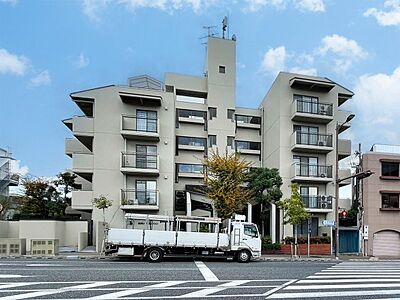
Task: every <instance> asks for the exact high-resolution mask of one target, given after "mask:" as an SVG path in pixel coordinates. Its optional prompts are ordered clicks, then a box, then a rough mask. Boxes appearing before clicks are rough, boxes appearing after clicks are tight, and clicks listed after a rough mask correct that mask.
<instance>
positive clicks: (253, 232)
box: [244, 225, 258, 238]
mask: <svg viewBox="0 0 400 300" xmlns="http://www.w3.org/2000/svg"><path fill="white" fill-rule="evenodd" d="M244 234H245V235H248V236H251V237H254V238H257V237H258V231H257V227H256V226H255V225H244Z"/></svg>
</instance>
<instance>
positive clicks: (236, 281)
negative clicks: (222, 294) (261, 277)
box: [218, 280, 251, 287]
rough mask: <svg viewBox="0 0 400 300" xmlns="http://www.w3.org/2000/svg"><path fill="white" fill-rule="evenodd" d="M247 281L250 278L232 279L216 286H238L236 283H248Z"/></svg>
mask: <svg viewBox="0 0 400 300" xmlns="http://www.w3.org/2000/svg"><path fill="white" fill-rule="evenodd" d="M249 282H251V280H232V281H230V282H227V283H223V284H220V285H218V286H225V287H230V286H238V285H242V284H246V283H249Z"/></svg>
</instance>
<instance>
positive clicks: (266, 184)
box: [248, 168, 282, 236]
mask: <svg viewBox="0 0 400 300" xmlns="http://www.w3.org/2000/svg"><path fill="white" fill-rule="evenodd" d="M248 181H249V185H248V188H249V189H251V190H252V191H253V193H254V194H253V196H254V201H255V202H256V203H257V204H260V220H261V234H262V236H264V223H265V219H266V216H267V214H268V212H269V205H270V204H271V203H276V202H278V201H279V200H280V199H281V198H282V191H281V186H282V178H281V176H280V175H279V170H278V169H276V168H272V169H268V168H253V169H251V171H250V173H249V178H248Z"/></svg>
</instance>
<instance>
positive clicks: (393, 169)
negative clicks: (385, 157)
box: [382, 161, 399, 177]
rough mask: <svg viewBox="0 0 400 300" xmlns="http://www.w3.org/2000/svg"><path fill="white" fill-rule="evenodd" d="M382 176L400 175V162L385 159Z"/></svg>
mask: <svg viewBox="0 0 400 300" xmlns="http://www.w3.org/2000/svg"><path fill="white" fill-rule="evenodd" d="M382 176H391V177H399V163H397V162H385V161H383V162H382Z"/></svg>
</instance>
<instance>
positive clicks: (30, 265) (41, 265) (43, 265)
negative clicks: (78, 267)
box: [25, 264, 66, 267]
mask: <svg viewBox="0 0 400 300" xmlns="http://www.w3.org/2000/svg"><path fill="white" fill-rule="evenodd" d="M25 266H26V267H66V265H59V264H27V265H25Z"/></svg>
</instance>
